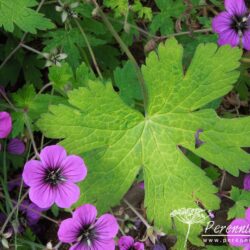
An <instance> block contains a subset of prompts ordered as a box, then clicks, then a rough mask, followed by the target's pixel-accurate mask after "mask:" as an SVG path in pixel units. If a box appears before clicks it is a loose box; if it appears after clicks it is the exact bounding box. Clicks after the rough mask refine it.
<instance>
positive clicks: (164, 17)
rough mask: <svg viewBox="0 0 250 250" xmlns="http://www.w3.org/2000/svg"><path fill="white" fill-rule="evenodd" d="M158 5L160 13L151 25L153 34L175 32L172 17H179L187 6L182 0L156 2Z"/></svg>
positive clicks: (158, 0) (157, 0)
mask: <svg viewBox="0 0 250 250" xmlns="http://www.w3.org/2000/svg"><path fill="white" fill-rule="evenodd" d="M155 2H156V5H157V7H158V8H159V9H160V12H159V13H158V14H157V15H156V16H155V17H154V18H153V20H152V23H151V25H150V29H151V31H152V32H154V33H155V32H156V31H157V30H160V31H161V34H162V35H168V34H171V33H173V32H174V24H173V20H172V17H179V16H180V15H181V14H182V13H183V12H184V10H185V8H186V6H185V4H184V2H183V1H182V0H156V1H155Z"/></svg>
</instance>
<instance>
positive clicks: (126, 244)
mask: <svg viewBox="0 0 250 250" xmlns="http://www.w3.org/2000/svg"><path fill="white" fill-rule="evenodd" d="M133 245H134V239H133V238H132V237H131V236H122V237H121V238H120V239H119V241H118V246H119V248H120V250H128V249H130V248H132V246H133Z"/></svg>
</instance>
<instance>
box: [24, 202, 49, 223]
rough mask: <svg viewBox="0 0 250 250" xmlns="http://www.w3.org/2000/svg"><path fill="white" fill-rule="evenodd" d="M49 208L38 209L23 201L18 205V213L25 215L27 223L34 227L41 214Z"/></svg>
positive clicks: (34, 205)
mask: <svg viewBox="0 0 250 250" xmlns="http://www.w3.org/2000/svg"><path fill="white" fill-rule="evenodd" d="M48 209H49V208H40V207H38V206H37V205H36V204H34V203H30V202H29V201H28V200H24V201H23V202H22V204H21V205H20V211H21V212H22V213H23V214H25V215H26V218H27V222H28V224H29V225H30V226H32V225H35V224H36V223H37V222H38V221H39V220H40V218H41V213H42V212H44V211H46V210H48Z"/></svg>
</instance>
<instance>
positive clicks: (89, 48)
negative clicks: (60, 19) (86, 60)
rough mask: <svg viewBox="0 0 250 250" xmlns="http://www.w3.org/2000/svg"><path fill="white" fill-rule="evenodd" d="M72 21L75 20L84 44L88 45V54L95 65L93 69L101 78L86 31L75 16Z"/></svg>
mask: <svg viewBox="0 0 250 250" xmlns="http://www.w3.org/2000/svg"><path fill="white" fill-rule="evenodd" d="M74 21H75V23H76V25H77V27H78V29H79V30H80V32H81V34H82V37H83V39H84V40H85V42H86V45H87V47H88V50H89V53H90V56H91V58H92V61H93V64H94V66H95V69H96V71H97V74H98V76H99V77H100V78H101V79H103V76H102V73H101V71H100V68H99V66H98V64H97V61H96V58H95V54H94V52H93V50H92V47H91V45H90V43H89V40H88V37H87V35H86V33H85V32H84V30H83V28H82V26H81V25H80V23H79V21H78V20H77V19H76V18H74Z"/></svg>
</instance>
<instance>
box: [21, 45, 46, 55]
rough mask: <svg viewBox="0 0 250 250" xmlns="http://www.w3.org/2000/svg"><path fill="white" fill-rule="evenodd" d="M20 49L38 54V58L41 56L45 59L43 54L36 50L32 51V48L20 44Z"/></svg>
mask: <svg viewBox="0 0 250 250" xmlns="http://www.w3.org/2000/svg"><path fill="white" fill-rule="evenodd" d="M21 47H22V48H24V49H27V50H29V51H31V52H33V53H35V54H38V55H40V56H42V57H45V56H44V54H43V53H42V52H41V51H39V50H36V49H34V48H32V47H30V46H28V45H26V44H24V43H21Z"/></svg>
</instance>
